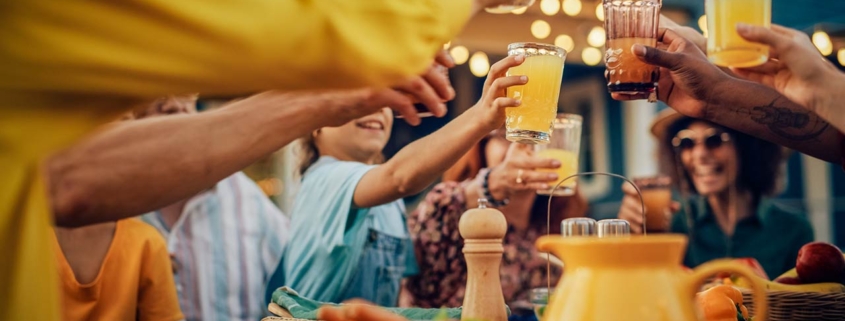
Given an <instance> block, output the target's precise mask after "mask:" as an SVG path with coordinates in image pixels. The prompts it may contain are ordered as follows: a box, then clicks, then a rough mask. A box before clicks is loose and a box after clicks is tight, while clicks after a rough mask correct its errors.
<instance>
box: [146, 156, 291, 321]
mask: <svg viewBox="0 0 845 321" xmlns="http://www.w3.org/2000/svg"><path fill="white" fill-rule="evenodd" d="M142 220H143V221H144V222H147V223H148V224H150V225H152V226H154V227H155V228H156V229H158V230H159V231H160V232H161V233H162V234H163V235H164V237H165V239H166V240H167V247H168V251H169V252H170V258H171V260H172V262H173V275H174V280H175V282H176V290H177V292H178V294H179V304H180V306H181V308H182V311H183V313H184V314H185V318H186V320H250V321H256V320H259V319H260V318H261V317H263V316H265V314H266V313H265V311H266V310H267V309H266V303H265V302H264V291H265V287H266V284H267V281H268V280H269V278H270V276H271V275H272V274H273V272H274V270H275V269H276V266H277V265H278V264H279V260H280V259H281V257H282V252H283V250H284V247H285V245H286V244H287V240H288V235H289V233H288V230H289V219H288V218H287V217H286V216H285V215H284V214H282V212H281V211H280V210H279V209H278V208H277V207H276V206H275V205H274V204H273V203H271V202H270V200H269V199H267V197H266V196H265V195H264V193H263V192H262V191H261V190H260V189H259V188H258V186H257V185H256V184H255V183H254V182H253V181H252V180H250V179H249V178H248V177H247V176H246V175H244V174H243V173H236V174H234V175H232V176H230V177H228V178H226V179H224V180H222V181H220V182H219V183H217V185H216V186H215V187H214V188H212V189H210V190H208V191H205V192H203V193H201V194H199V195H197V196H194V197H193V198H191V199H190V200H189V201H188V202H187V203H186V204H185V207H184V209H183V210H182V215H181V216H180V217H179V219H178V220H177V221H176V223H175V224H174V225H173V226H172V227H171V228H168V227H167V225H166V224H165V223H164V220H163V219H162V217H161V214H160V213H159V212H153V213H149V214H146V215H144V216H142Z"/></svg>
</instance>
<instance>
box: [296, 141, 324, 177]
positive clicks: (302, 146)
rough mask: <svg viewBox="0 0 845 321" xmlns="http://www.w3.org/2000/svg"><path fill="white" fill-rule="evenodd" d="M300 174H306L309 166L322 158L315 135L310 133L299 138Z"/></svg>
mask: <svg viewBox="0 0 845 321" xmlns="http://www.w3.org/2000/svg"><path fill="white" fill-rule="evenodd" d="M298 143H299V175H300V176H304V175H305V172H306V171H308V168H309V167H311V165H314V163H316V162H317V160H318V159H320V151H319V150H317V143H316V142H315V141H314V135H312V134H308V135H307V136H304V137H302V138H300V139H299V142H298Z"/></svg>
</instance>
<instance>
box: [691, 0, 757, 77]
mask: <svg viewBox="0 0 845 321" xmlns="http://www.w3.org/2000/svg"><path fill="white" fill-rule="evenodd" d="M704 9H705V12H706V14H707V33H708V37H707V57H708V58H709V59H710V61H711V62H713V63H714V64H716V65H719V66H723V67H753V66H757V65H761V64H763V63H764V62H766V61H768V60H769V48H768V47H767V46H766V45H761V44H755V43H751V42H748V41H746V40H745V39H743V38H742V37H740V36H739V34H738V33H737V32H736V24H737V23H740V22H742V23H746V24H750V25H757V26H764V27H769V26H771V24H772V0H706V1H705V3H704Z"/></svg>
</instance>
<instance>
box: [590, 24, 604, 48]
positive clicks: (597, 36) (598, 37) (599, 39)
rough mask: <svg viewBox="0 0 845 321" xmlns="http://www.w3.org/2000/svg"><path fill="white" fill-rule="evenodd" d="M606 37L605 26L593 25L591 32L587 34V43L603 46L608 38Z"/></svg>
mask: <svg viewBox="0 0 845 321" xmlns="http://www.w3.org/2000/svg"><path fill="white" fill-rule="evenodd" d="M605 37H606V33H605V32H604V28H603V27H598V26H597V27H593V29H592V30H590V33H589V34H587V43H588V44H589V45H590V46H593V47H602V46H604V42H605V40H607V39H606V38H605Z"/></svg>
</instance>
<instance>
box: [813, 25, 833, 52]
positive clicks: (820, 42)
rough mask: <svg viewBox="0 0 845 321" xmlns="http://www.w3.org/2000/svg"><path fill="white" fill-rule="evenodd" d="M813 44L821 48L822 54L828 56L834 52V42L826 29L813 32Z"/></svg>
mask: <svg viewBox="0 0 845 321" xmlns="http://www.w3.org/2000/svg"><path fill="white" fill-rule="evenodd" d="M813 44H814V45H816V48H819V51H821V52H822V55H825V56H827V55H830V54H831V53H833V43H832V42H830V36H828V35H827V33H826V32H824V31H821V30H819V31H816V32H814V33H813Z"/></svg>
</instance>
